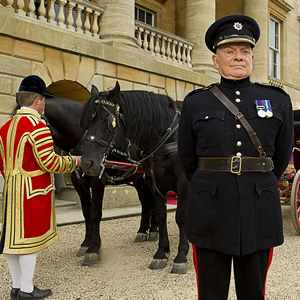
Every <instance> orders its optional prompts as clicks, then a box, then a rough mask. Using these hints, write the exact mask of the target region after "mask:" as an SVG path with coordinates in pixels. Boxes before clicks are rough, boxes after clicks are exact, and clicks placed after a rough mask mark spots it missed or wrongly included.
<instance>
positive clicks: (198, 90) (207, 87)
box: [187, 82, 218, 97]
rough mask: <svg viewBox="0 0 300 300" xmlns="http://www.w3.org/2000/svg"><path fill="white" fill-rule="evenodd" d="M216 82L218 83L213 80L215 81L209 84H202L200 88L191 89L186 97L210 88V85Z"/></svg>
mask: <svg viewBox="0 0 300 300" xmlns="http://www.w3.org/2000/svg"><path fill="white" fill-rule="evenodd" d="M216 84H218V83H217V82H215V83H212V84H210V85H207V86H204V87H202V88H199V89H196V90H193V91H191V92H190V93H188V94H187V97H189V96H191V95H193V94H196V93H199V92H202V91H206V90H208V89H210V88H211V87H212V86H214V85H216Z"/></svg>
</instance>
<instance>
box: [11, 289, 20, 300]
mask: <svg viewBox="0 0 300 300" xmlns="http://www.w3.org/2000/svg"><path fill="white" fill-rule="evenodd" d="M19 291H20V289H16V288H12V289H11V291H10V299H12V300H16V299H17V296H18V293H19Z"/></svg>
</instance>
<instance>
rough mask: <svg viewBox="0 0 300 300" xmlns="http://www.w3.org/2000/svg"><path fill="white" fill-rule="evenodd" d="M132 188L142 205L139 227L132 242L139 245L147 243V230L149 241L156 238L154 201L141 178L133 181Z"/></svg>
mask: <svg viewBox="0 0 300 300" xmlns="http://www.w3.org/2000/svg"><path fill="white" fill-rule="evenodd" d="M133 186H134V187H135V189H136V191H137V193H138V196H139V200H140V202H141V205H142V215H141V221H140V227H139V230H138V232H137V235H136V238H135V240H134V241H135V242H139V243H140V242H145V241H147V232H148V230H149V240H151V241H156V240H157V238H158V230H157V225H156V222H155V217H154V200H153V197H152V193H151V191H150V189H149V187H148V185H147V183H146V182H145V180H144V178H143V177H140V178H139V179H137V180H135V181H134V182H133ZM150 224H151V226H150Z"/></svg>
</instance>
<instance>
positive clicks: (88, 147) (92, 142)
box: [80, 82, 125, 178]
mask: <svg viewBox="0 0 300 300" xmlns="http://www.w3.org/2000/svg"><path fill="white" fill-rule="evenodd" d="M119 96H120V86H119V83H118V82H117V83H116V86H115V87H114V88H113V89H111V90H109V91H106V92H99V91H98V89H97V88H96V87H95V86H92V91H91V97H90V98H89V99H88V100H87V102H86V103H85V105H84V107H83V110H82V114H81V118H80V124H81V127H82V128H83V129H85V130H88V134H87V137H86V139H85V141H84V142H83V148H84V149H83V156H82V161H81V168H82V170H83V172H84V173H85V174H87V175H91V176H99V178H100V177H101V176H102V173H103V171H104V164H105V161H106V158H107V156H108V155H109V154H110V153H111V151H112V150H114V149H116V148H119V147H120V146H121V145H122V144H123V143H124V142H125V135H124V131H125V126H124V120H123V115H122V113H121V111H120V103H119Z"/></svg>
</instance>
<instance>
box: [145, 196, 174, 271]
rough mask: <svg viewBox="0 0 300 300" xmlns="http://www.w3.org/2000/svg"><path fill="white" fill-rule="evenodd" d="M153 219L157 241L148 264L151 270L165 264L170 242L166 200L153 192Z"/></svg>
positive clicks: (163, 266)
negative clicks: (156, 247)
mask: <svg viewBox="0 0 300 300" xmlns="http://www.w3.org/2000/svg"><path fill="white" fill-rule="evenodd" d="M153 196H154V200H155V201H154V209H155V220H156V222H157V224H158V230H159V242H158V250H157V251H156V253H155V254H154V256H153V260H152V262H151V264H150V266H149V268H150V269H152V270H158V269H163V268H165V267H166V266H167V263H168V258H169V255H170V243H169V238H168V231H167V207H166V200H165V199H164V198H163V197H161V196H160V195H158V194H154V195H153Z"/></svg>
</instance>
